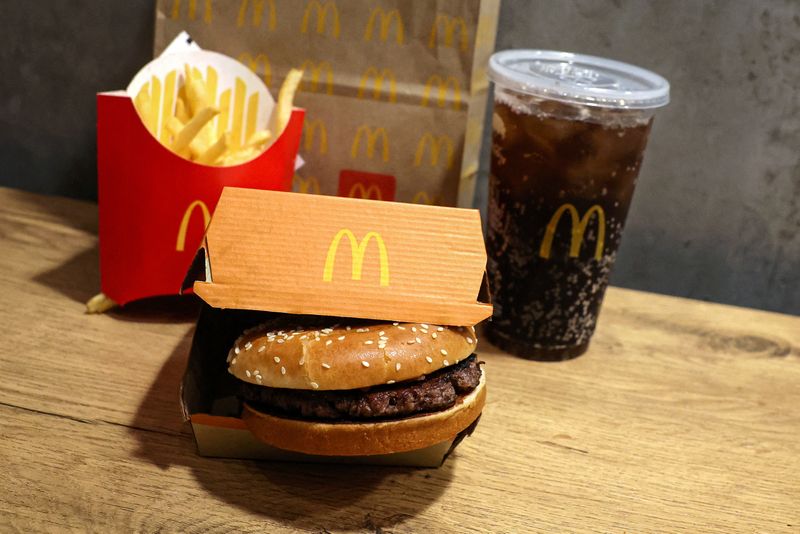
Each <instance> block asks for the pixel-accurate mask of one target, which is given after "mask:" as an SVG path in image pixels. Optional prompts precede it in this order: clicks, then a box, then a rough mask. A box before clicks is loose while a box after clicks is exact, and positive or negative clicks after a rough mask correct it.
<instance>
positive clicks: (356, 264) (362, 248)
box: [322, 228, 389, 286]
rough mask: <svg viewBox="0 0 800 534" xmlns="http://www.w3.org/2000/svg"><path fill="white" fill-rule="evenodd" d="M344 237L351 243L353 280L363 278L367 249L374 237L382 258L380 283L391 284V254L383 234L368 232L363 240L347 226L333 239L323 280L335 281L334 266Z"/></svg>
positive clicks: (383, 284)
mask: <svg viewBox="0 0 800 534" xmlns="http://www.w3.org/2000/svg"><path fill="white" fill-rule="evenodd" d="M343 237H346V238H347V241H348V243H349V244H350V253H351V255H352V263H351V269H352V274H351V278H352V279H353V280H361V271H362V268H363V266H364V254H365V253H366V251H367V246H368V245H369V243H370V241H371V240H372V239H375V242H376V243H377V244H378V254H379V260H380V285H381V286H388V285H389V254H388V252H387V250H386V244H385V243H384V242H383V238H382V237H381V234H379V233H378V232H367V235H365V236H364V238H363V239H362V240H361V241H358V240H357V239H356V236H355V234H354V233H353V232H352V231H350V230H348V229H347V228H342V229H341V230H339V231H338V232H337V233H336V235H335V236H334V238H333V240H332V241H331V244H330V246H329V247H328V255H327V256H326V257H325V268H324V270H323V272H322V280H323V282H331V281H333V267H334V264H335V263H336V252H337V250H338V249H339V242H340V241H341V240H342V238H343Z"/></svg>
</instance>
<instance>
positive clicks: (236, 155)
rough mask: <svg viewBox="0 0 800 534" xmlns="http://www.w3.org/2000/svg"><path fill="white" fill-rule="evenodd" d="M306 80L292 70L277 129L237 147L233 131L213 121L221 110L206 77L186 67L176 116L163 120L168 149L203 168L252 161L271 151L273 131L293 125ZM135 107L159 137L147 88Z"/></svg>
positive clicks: (280, 96) (262, 132)
mask: <svg viewBox="0 0 800 534" xmlns="http://www.w3.org/2000/svg"><path fill="white" fill-rule="evenodd" d="M302 77H303V71H301V70H298V69H292V70H291V71H289V73H288V74H287V75H286V79H285V80H284V81H283V85H282V86H281V89H280V92H279V93H278V101H277V103H276V104H275V109H274V110H273V112H272V113H273V115H272V117H273V120H272V126H273V130H272V131H270V130H258V131H255V132H253V134H252V135H250V137H249V138H248V139H247V140H245V142H244V143H242V144H239V145H237V144H236V143H233V142H232V140H233V136H231V134H230V132H225V131H223V132H222V133H219V134H218V133H217V130H216V128H214V124H213V122H212V120H213V119H214V118H215V117H216V116H217V115H219V114H220V109H219V108H218V107H216V106H215V105H214V103H213V101H212V99H211V98H209V92H208V89H207V88H206V84H205V82H203V78H202V76H200V75H199V74H198V71H196V70H195V69H192V68H191V67H190V66H189V65H185V68H184V82H183V85H182V86H181V87H180V88H179V89H178V94H177V98H176V101H175V114H174V115H172V116H168V117H164V119H163V124H164V127H165V128H166V130H167V131H168V132H169V135H168V137H167V142H166V143H165V146H166V147H167V148H168V149H170V150H171V151H172V152H174V153H175V154H178V155H179V156H181V157H183V158H186V159H188V160H190V161H194V162H196V163H201V164H203V165H213V166H219V167H228V166H231V165H239V164H241V163H245V162H247V161H250V160H251V159H253V158H255V157H256V156H258V155H259V154H261V153H262V152H264V150H266V149H267V147H268V145H269V142H270V140H272V139H273V131H274V132H277V135H280V133H281V132H282V131H283V128H284V127H285V126H286V124H287V123H288V122H289V117H290V116H291V113H292V105H293V101H294V95H295V93H296V92H297V86H298V85H299V83H300V80H301V79H302ZM134 105H135V106H136V110H137V112H138V113H139V116H140V117H142V118H143V120H144V122H145V126H146V127H147V129H148V130H149V131H150V133H152V134H153V135H154V136H156V137H157V134H156V126H157V125H156V124H155V121H154V120H152V118H153V117H156V115H155V114H153V113H152V106H153V103H152V101H151V97H150V92H149V91H148V90H147V88H146V87H144V86H143V87H142V89H140V90H139V94H137V95H136V98H135V99H134Z"/></svg>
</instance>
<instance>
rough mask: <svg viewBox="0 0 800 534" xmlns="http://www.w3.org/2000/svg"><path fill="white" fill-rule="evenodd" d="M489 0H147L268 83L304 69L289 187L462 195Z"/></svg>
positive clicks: (412, 197) (489, 24) (167, 27)
mask: <svg viewBox="0 0 800 534" xmlns="http://www.w3.org/2000/svg"><path fill="white" fill-rule="evenodd" d="M499 8H500V2H499V0H435V1H434V0H383V1H380V2H376V1H364V0H159V2H158V6H157V13H156V30H155V53H156V54H159V53H161V51H162V50H163V49H164V47H166V45H167V44H169V42H170V41H171V40H172V39H173V37H174V36H175V35H177V34H178V33H179V32H180V31H181V30H186V31H188V32H189V34H190V35H192V37H194V38H195V39H196V40H197V41H198V42H199V43H200V44H201V46H202V47H203V48H205V49H208V50H216V51H219V52H222V53H224V54H228V55H231V56H233V57H235V58H238V59H239V60H240V61H242V62H243V63H244V64H245V65H248V66H249V67H250V68H251V69H253V70H254V71H256V72H257V73H258V74H259V75H260V76H263V78H264V81H265V83H266V84H267V86H268V87H269V88H270V90H271V91H273V92H275V91H277V89H278V85H279V84H280V81H281V80H283V78H284V77H285V75H286V73H287V72H288V70H289V69H290V68H292V67H302V68H304V69H305V75H304V78H303V83H302V84H301V88H300V89H301V92H300V94H299V95H298V98H297V100H296V102H297V105H298V106H300V107H303V108H305V109H306V122H305V129H304V136H303V141H302V144H301V146H300V153H301V155H302V156H303V158H304V159H305V162H306V164H305V166H304V167H303V168H301V169H300V170H299V171H298V176H296V177H295V183H294V189H295V190H296V191H302V192H308V193H322V194H336V195H340V196H355V197H364V198H378V199H383V200H398V201H403V202H416V203H426V204H441V205H455V204H457V205H460V206H471V205H472V199H473V194H474V188H475V179H476V174H477V171H478V154H479V152H480V141H481V137H482V135H481V134H482V129H483V117H484V112H485V109H486V99H487V91H488V80H487V77H486V63H487V61H488V59H489V55H490V54H491V52H492V51H493V49H494V42H495V35H496V32H497V18H498V13H499Z"/></svg>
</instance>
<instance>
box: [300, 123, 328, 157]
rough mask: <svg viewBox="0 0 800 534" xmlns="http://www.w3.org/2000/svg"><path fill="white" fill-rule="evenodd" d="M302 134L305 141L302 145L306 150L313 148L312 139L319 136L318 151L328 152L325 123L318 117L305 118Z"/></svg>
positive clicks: (309, 150) (321, 152)
mask: <svg viewBox="0 0 800 534" xmlns="http://www.w3.org/2000/svg"><path fill="white" fill-rule="evenodd" d="M303 135H304V137H305V141H304V142H303V146H304V147H305V149H306V152H312V151H313V149H314V140H315V139H317V138H319V153H320V154H327V153H328V129H327V128H325V123H324V122H322V120H320V119H312V120H309V119H306V124H305V128H303Z"/></svg>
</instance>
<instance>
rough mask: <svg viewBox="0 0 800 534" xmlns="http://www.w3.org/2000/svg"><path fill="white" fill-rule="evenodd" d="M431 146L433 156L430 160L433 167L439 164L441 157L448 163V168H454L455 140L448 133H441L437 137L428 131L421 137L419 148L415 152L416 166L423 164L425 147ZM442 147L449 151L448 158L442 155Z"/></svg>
mask: <svg viewBox="0 0 800 534" xmlns="http://www.w3.org/2000/svg"><path fill="white" fill-rule="evenodd" d="M428 147H430V153H431V157H430V159H429V160H428V161H429V162H430V165H431V167H436V166H437V165H439V159H440V158H441V160H442V162H443V163H445V162H446V165H447V168H448V169H452V168H453V163H454V158H453V140H452V139H450V138H449V137H448V136H446V135H440V136H439V137H436V136H435V135H433V134H432V133H430V132H426V133H425V134H423V136H422V137H420V139H419V142H418V143H417V150H416V152H415V153H414V167H419V166H420V165H422V162H423V161H424V158H425V149H426V148H428ZM442 148H444V149H445V150H446V151H447V159H446V160H445V158H443V157H441V155H442Z"/></svg>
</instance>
